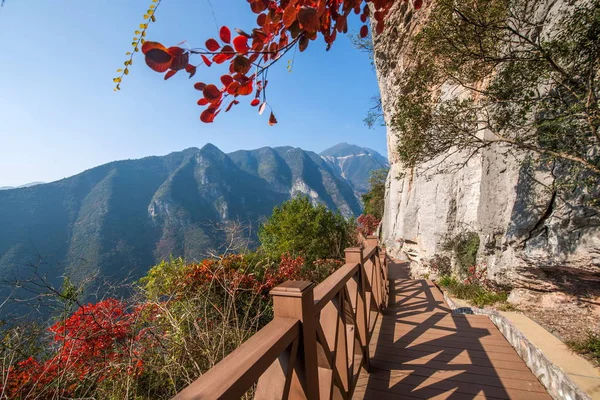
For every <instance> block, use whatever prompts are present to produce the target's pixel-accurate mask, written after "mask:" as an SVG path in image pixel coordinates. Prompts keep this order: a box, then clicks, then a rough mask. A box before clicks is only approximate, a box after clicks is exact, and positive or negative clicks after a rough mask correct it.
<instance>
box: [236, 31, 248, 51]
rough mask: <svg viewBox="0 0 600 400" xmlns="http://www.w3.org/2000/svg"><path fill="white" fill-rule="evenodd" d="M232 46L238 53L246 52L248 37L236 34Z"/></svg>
mask: <svg viewBox="0 0 600 400" xmlns="http://www.w3.org/2000/svg"><path fill="white" fill-rule="evenodd" d="M233 47H235V51H237V52H238V53H240V54H246V53H247V52H248V50H250V48H249V47H248V38H247V37H246V36H241V35H240V36H236V37H235V39H233Z"/></svg>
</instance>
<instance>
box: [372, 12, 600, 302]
mask: <svg viewBox="0 0 600 400" xmlns="http://www.w3.org/2000/svg"><path fill="white" fill-rule="evenodd" d="M431 6H432V2H426V3H425V5H424V6H423V8H422V9H421V10H419V11H418V12H414V10H412V9H411V5H410V2H406V3H401V4H399V5H398V6H397V8H395V9H394V10H393V11H392V14H391V17H390V20H389V26H388V28H387V29H386V31H385V32H384V33H383V34H382V35H380V36H376V37H375V39H374V51H375V63H376V67H377V73H378V80H379V85H380V89H381V95H382V102H383V110H384V116H385V120H386V123H387V126H388V133H387V137H388V157H389V161H390V172H389V175H388V180H387V188H386V207H385V216H384V219H383V228H382V229H383V239H384V241H385V243H386V245H387V246H388V248H390V251H391V252H392V254H394V255H396V256H399V257H402V258H407V257H408V258H409V259H411V260H412V261H413V263H412V265H413V272H415V273H419V272H420V273H426V272H427V268H426V266H425V265H426V261H427V259H429V258H431V257H432V256H434V255H435V254H438V253H440V252H442V243H443V242H444V241H445V240H447V238H449V237H452V236H454V235H457V234H458V233H460V232H466V231H472V232H476V233H477V234H478V235H479V238H480V246H479V250H478V254H477V258H478V262H480V263H485V264H487V267H488V277H489V278H492V279H494V280H496V281H498V282H502V283H505V284H509V285H511V286H513V287H517V288H519V287H520V288H530V289H535V290H555V289H562V287H561V282H560V280H559V279H552V278H553V277H554V276H556V275H557V274H558V275H560V276H562V277H564V275H565V274H561V271H565V270H567V271H569V274H567V275H569V276H577V275H581V276H583V275H585V276H590V274H591V275H594V274H598V273H599V272H600V217H599V215H598V214H597V212H594V211H593V210H590V209H588V208H586V207H585V206H583V205H582V202H581V195H580V194H579V193H577V192H573V193H572V195H571V196H570V198H569V199H560V198H559V197H560V196H557V194H556V193H554V192H552V191H550V190H547V189H545V186H544V185H546V187H547V185H548V184H549V183H551V182H552V180H553V179H554V176H556V174H557V173H560V166H559V165H555V166H553V167H551V168H550V169H546V170H544V169H539V168H538V169H534V170H531V167H530V166H529V165H528V164H526V163H524V162H523V160H524V158H523V157H524V156H525V155H524V154H520V155H519V154H517V155H516V157H514V156H509V155H508V154H507V149H506V148H503V147H501V146H497V147H490V148H488V149H487V150H485V151H483V152H481V153H480V154H477V155H476V156H474V157H472V158H470V159H469V160H468V161H466V163H465V164H464V165H463V166H462V167H461V168H458V169H452V168H444V164H447V165H451V164H454V163H456V162H464V161H465V159H461V157H463V156H461V155H460V154H457V155H454V156H452V157H450V158H449V159H448V160H446V161H445V162H443V163H442V164H441V168H437V169H434V170H432V169H430V168H429V167H431V166H432V165H433V164H437V163H439V162H440V161H441V159H442V158H443V157H441V158H440V159H437V160H434V161H432V162H431V163H429V164H427V165H418V166H417V167H416V168H414V169H405V168H404V167H403V166H402V164H401V163H400V162H399V159H398V153H397V149H396V146H397V134H396V132H395V128H394V126H393V124H392V119H393V116H394V114H395V110H396V104H397V99H398V95H399V78H400V77H401V76H402V74H403V72H404V71H405V70H406V69H407V68H411V61H412V60H411V58H410V56H409V53H410V50H411V46H412V44H413V43H412V39H413V38H414V37H415V35H416V34H417V33H418V32H419V31H420V29H422V27H423V26H424V24H426V23H427V18H428V15H429V14H430V10H431ZM564 200H566V201H564ZM563 283H564V282H563Z"/></svg>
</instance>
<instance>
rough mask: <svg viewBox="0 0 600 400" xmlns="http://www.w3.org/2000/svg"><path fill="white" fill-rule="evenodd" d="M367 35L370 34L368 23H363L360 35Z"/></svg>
mask: <svg viewBox="0 0 600 400" xmlns="http://www.w3.org/2000/svg"><path fill="white" fill-rule="evenodd" d="M367 36H369V28H368V27H367V26H366V25H363V26H362V28H360V37H361V38H366V37H367Z"/></svg>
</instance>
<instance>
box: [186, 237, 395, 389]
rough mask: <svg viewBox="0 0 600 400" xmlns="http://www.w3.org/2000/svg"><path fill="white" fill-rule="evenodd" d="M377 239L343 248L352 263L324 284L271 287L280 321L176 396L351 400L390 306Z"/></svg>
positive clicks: (298, 283) (258, 334)
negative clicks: (248, 394)
mask: <svg viewBox="0 0 600 400" xmlns="http://www.w3.org/2000/svg"><path fill="white" fill-rule="evenodd" d="M377 243H378V239H377V237H376V236H368V237H367V238H366V239H365V247H364V248H359V247H354V248H348V249H346V250H345V253H346V263H345V264H344V265H343V266H342V267H341V268H339V269H338V270H336V271H335V272H333V273H332V274H331V275H330V276H328V277H327V278H326V279H325V280H324V281H323V282H321V283H320V284H319V285H318V286H316V287H315V286H314V285H313V284H312V283H310V282H304V281H287V282H285V283H283V284H281V285H279V286H277V287H276V288H274V289H273V290H272V291H271V295H272V296H273V313H274V316H275V318H274V319H273V321H271V322H270V323H269V324H267V325H266V326H265V327H264V328H262V329H261V330H260V331H258V332H257V333H256V334H255V335H254V336H252V337H251V338H250V339H249V340H248V341H246V342H245V343H243V344H242V345H241V346H240V347H239V348H237V349H236V350H234V351H233V352H232V353H231V354H230V355H229V356H227V357H226V358H225V359H224V360H223V361H221V362H220V363H218V364H217V365H216V366H214V367H213V368H212V369H211V370H209V371H208V372H206V373H205V374H204V375H202V376H201V377H200V378H198V379H197V380H196V381H194V382H193V383H192V384H191V385H190V386H188V387H187V388H185V389H184V390H183V391H182V392H181V393H179V394H178V395H177V396H176V397H175V399H177V400H187V399H217V398H238V397H240V396H242V395H243V394H244V393H246V392H247V391H248V390H249V389H250V388H252V386H253V385H254V384H255V383H257V385H256V390H255V392H254V397H255V398H256V399H269V400H275V399H310V400H312V399H317V400H319V399H322V400H329V399H333V398H350V397H351V396H352V393H353V391H354V388H355V386H356V382H357V380H358V376H359V374H360V371H361V369H362V368H364V369H367V370H368V369H369V359H370V349H369V342H370V338H371V336H372V333H373V331H374V329H375V325H376V322H377V320H378V318H379V316H380V315H381V312H382V311H383V308H384V307H385V305H386V304H387V299H388V293H389V291H388V287H387V262H386V257H385V251H384V250H383V249H381V248H380V247H379V246H378V244H377Z"/></svg>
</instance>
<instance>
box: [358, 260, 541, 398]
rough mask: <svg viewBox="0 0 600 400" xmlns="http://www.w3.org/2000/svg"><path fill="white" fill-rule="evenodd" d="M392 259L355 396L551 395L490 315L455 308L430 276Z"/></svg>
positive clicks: (454, 396) (486, 396) (460, 396)
mask: <svg viewBox="0 0 600 400" xmlns="http://www.w3.org/2000/svg"><path fill="white" fill-rule="evenodd" d="M405 268H406V267H405V266H404V265H402V264H394V263H391V264H390V279H391V280H392V282H391V284H390V304H389V307H388V308H387V309H386V311H385V312H384V315H383V318H380V319H379V321H378V322H377V326H376V328H375V331H374V332H373V339H372V341H371V355H372V356H371V368H370V370H371V372H370V373H366V372H365V371H363V373H362V374H361V376H360V378H359V381H358V384H357V387H356V390H355V393H354V398H355V399H363V398H364V399H377V400H381V399H397V398H405V399H412V398H415V399H474V398H476V399H483V398H497V399H528V400H529V399H551V397H550V396H549V395H548V393H547V392H546V390H545V389H544V387H543V386H542V385H541V384H540V383H539V381H538V380H537V379H536V378H535V376H534V375H533V374H532V373H531V371H530V370H529V368H527V366H526V365H525V363H524V362H523V360H521V358H520V357H519V356H518V355H517V353H516V352H515V350H514V349H513V348H512V346H511V345H510V344H509V343H508V342H507V341H506V339H505V338H504V336H502V334H501V333H500V332H499V331H498V329H497V328H496V326H495V325H494V324H493V323H492V321H490V319H489V318H487V317H486V316H477V315H452V314H451V310H450V309H449V308H448V307H447V305H446V303H445V302H444V299H443V296H442V294H441V293H440V291H439V290H438V289H437V288H436V287H435V286H434V285H433V283H432V282H431V281H427V280H409V279H406V277H407V276H406V271H405Z"/></svg>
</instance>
